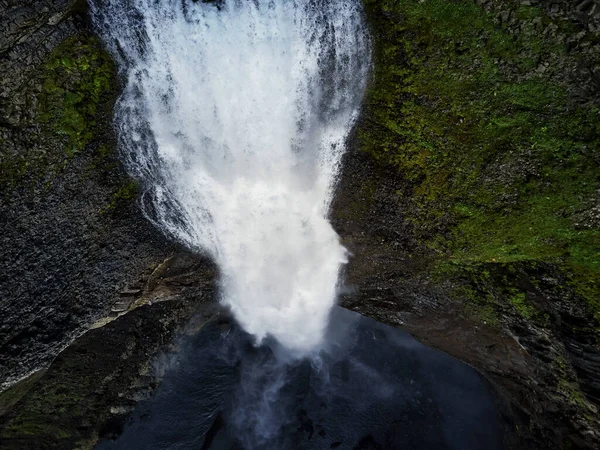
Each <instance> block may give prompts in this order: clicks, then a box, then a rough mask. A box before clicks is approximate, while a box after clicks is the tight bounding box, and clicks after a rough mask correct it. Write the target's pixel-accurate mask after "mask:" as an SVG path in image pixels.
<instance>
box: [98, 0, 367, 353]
mask: <svg viewBox="0 0 600 450" xmlns="http://www.w3.org/2000/svg"><path fill="white" fill-rule="evenodd" d="M92 11H93V15H94V20H95V22H96V24H97V25H98V26H99V28H100V29H101V30H102V33H103V35H104V37H105V42H106V43H107V44H108V46H109V48H110V49H111V51H112V52H113V54H114V55H115V56H117V58H118V60H119V61H120V67H121V69H122V73H123V75H124V77H126V87H125V91H124V93H123V96H122V98H121V100H120V102H119V105H118V110H117V115H116V124H117V127H118V130H119V137H120V144H121V148H122V152H123V155H124V156H125V160H126V164H127V166H128V168H129V170H130V171H131V172H132V173H133V174H134V175H136V176H137V177H139V178H141V179H143V180H144V181H145V182H146V185H147V186H148V189H149V191H148V193H147V198H150V199H151V202H146V206H147V213H148V216H149V217H150V218H151V219H152V220H154V221H155V222H156V223H157V224H158V225H159V226H160V227H162V228H163V229H164V230H165V231H167V232H168V233H170V234H172V235H173V236H175V237H176V238H177V239H179V240H181V241H182V242H184V243H186V244H187V245H188V246H190V247H192V248H195V249H199V250H202V251H206V252H208V253H209V254H210V255H211V256H212V257H213V258H214V259H215V261H216V262H217V263H218V265H219V267H220V270H221V278H222V300H223V302H224V303H225V304H226V305H228V306H229V307H230V308H231V310H232V312H233V313H234V315H235V317H236V318H237V320H238V321H239V322H240V323H241V325H242V326H243V327H244V328H245V329H246V330H247V331H248V332H250V333H252V334H254V335H255V336H256V337H257V339H258V340H259V341H260V340H262V339H263V338H264V337H266V336H268V335H272V336H273V337H274V338H276V339H277V340H278V341H279V342H280V343H281V344H282V345H283V346H284V347H286V348H287V349H288V350H290V351H293V352H295V353H298V354H305V353H307V352H310V351H313V350H315V349H316V348H318V347H319V344H320V342H321V339H322V336H323V333H324V330H325V327H326V325H327V320H328V315H329V311H330V308H331V307H332V305H333V304H334V301H335V295H336V284H337V279H338V274H339V271H340V267H341V265H342V264H344V263H345V262H346V252H345V250H344V248H343V247H342V246H341V245H340V243H339V239H338V236H337V235H336V233H335V232H334V231H333V229H332V227H331V225H330V224H329V223H328V221H327V219H326V215H327V211H328V208H329V205H330V202H331V196H332V190H333V188H334V185H335V180H336V177H337V174H338V169H339V165H340V158H341V156H342V153H343V149H344V141H345V139H346V137H347V134H348V131H349V129H350V128H351V126H352V124H353V121H354V118H355V116H356V114H357V110H358V107H359V105H360V100H361V97H362V93H363V90H364V84H365V79H366V75H367V70H368V61H369V49H368V39H367V37H366V33H365V31H364V27H363V23H362V14H361V9H360V1H359V0H352V1H344V0H318V1H315V0H312V1H311V0H296V1H286V0H270V1H268V0H255V1H240V0H226V1H224V2H223V3H222V5H221V7H220V8H217V7H216V6H215V5H214V4H205V3H202V2H193V1H191V0H178V1H174V0H170V1H161V2H157V1H152V0H137V1H125V2H124V1H123V0H104V1H102V0H94V1H93V2H92Z"/></svg>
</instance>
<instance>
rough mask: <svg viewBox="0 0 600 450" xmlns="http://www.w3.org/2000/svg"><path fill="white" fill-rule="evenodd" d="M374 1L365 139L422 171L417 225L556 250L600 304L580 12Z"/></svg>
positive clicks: (503, 257)
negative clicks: (578, 61) (580, 71)
mask: <svg viewBox="0 0 600 450" xmlns="http://www.w3.org/2000/svg"><path fill="white" fill-rule="evenodd" d="M365 3H366V6H367V10H368V12H369V17H370V19H371V24H372V28H373V30H374V33H375V34H376V35H377V39H376V46H375V48H376V51H375V54H376V65H375V74H374V83H373V86H372V88H371V89H370V91H369V95H368V98H367V104H366V112H365V116H366V117H367V119H366V120H365V123H364V126H363V127H361V129H360V131H359V134H358V138H359V140H360V143H361V146H362V148H363V149H364V150H366V151H368V152H369V153H371V154H372V155H373V156H374V157H375V158H377V159H378V160H380V161H382V162H383V163H385V164H391V165H393V166H395V167H397V169H398V170H399V171H400V173H401V174H402V175H403V177H404V178H405V179H406V180H408V181H410V183H411V189H410V192H409V195H410V198H411V201H412V203H413V206H412V208H411V209H410V220H411V221H413V222H414V223H415V225H416V226H415V231H416V233H419V234H420V235H421V236H420V237H422V238H424V239H426V240H427V242H428V244H429V245H430V246H431V247H432V248H435V249H437V250H439V251H441V252H443V253H444V254H445V256H446V258H447V259H449V260H451V261H456V262H464V263H471V262H504V263H508V262H516V261H527V260H542V261H553V262H555V263H557V264H559V265H561V266H562V267H564V268H565V270H568V271H569V272H571V273H573V274H574V276H575V278H577V279H578V280H577V286H578V288H580V292H581V293H582V294H583V295H584V296H585V297H586V298H587V300H588V301H589V303H590V305H591V306H592V307H593V308H594V309H595V310H596V311H598V312H599V313H600V303H598V298H599V297H600V296H599V295H598V294H599V293H600V291H598V286H600V284H599V283H600V228H599V225H600V224H598V223H596V222H595V215H594V214H593V210H594V208H595V207H596V206H597V203H598V201H599V198H598V189H599V188H600V169H599V164H598V163H599V162H600V161H599V159H600V154H599V153H598V146H599V145H600V108H599V107H598V103H597V102H596V99H597V98H596V97H589V98H586V99H581V98H579V97H577V96H576V95H575V93H577V92H578V90H577V89H576V88H575V86H573V83H575V81H573V80H572V79H569V77H567V73H568V72H569V71H571V70H572V67H573V64H572V63H573V60H574V59H575V58H576V57H577V55H576V52H574V51H573V49H569V48H568V46H567V44H566V42H565V39H564V38H563V35H562V34H561V31H562V32H564V33H567V34H568V33H569V32H571V33H573V32H574V31H573V27H574V25H573V24H572V23H571V22H569V21H567V20H566V19H565V20H555V19H551V18H550V17H549V16H548V15H546V14H545V13H544V12H543V11H542V10H541V9H539V8H534V7H530V6H521V5H519V4H518V3H517V2H515V3H514V4H513V3H511V2H502V3H503V4H502V11H503V13H502V14H500V18H498V17H497V16H495V15H493V14H490V13H488V12H486V11H484V10H483V9H482V8H481V7H479V6H478V5H477V4H475V3H474V2H472V1H470V0H459V1H449V0H427V1H424V2H418V1H400V2H396V1H387V2H386V1H383V2H379V1H378V2H374V1H373V2H371V1H368V0H367V1H366V2H365ZM506 14H508V16H507V15H506ZM501 17H505V18H506V17H510V18H511V20H512V22H511V24H510V25H509V24H508V23H507V21H506V20H505V21H504V22H503V21H502V20H501ZM552 26H553V27H554V28H552ZM547 30H551V32H547ZM557 30H558V31H557ZM596 57H597V58H598V60H600V54H598V55H596ZM596 62H597V61H596ZM432 224H436V226H434V227H433V232H431V230H432Z"/></svg>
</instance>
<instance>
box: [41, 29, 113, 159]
mask: <svg viewBox="0 0 600 450" xmlns="http://www.w3.org/2000/svg"><path fill="white" fill-rule="evenodd" d="M43 79H44V83H43V89H42V94H41V96H40V102H39V118H40V121H41V122H42V123H44V124H46V126H47V127H48V130H49V131H50V132H51V133H52V134H54V135H57V136H59V137H60V138H61V140H62V141H63V142H64V144H65V151H66V153H67V155H69V156H72V155H73V154H75V153H76V152H78V151H81V150H82V149H83V147H84V146H85V145H86V144H87V143H88V142H89V141H90V140H91V139H92V137H93V136H94V132H95V129H96V115H97V113H98V109H99V106H100V105H101V103H102V101H103V100H106V99H107V98H109V97H112V96H114V86H113V85H112V81H113V79H114V65H113V62H112V60H111V59H110V57H109V56H108V54H107V53H106V52H105V51H104V50H103V49H102V47H101V45H100V43H99V42H98V40H97V38H95V37H92V36H88V35H83V36H75V37H72V38H68V39H67V40H65V41H64V42H63V43H61V44H60V45H59V46H58V47H57V48H56V49H55V50H54V51H53V52H52V54H51V55H50V57H49V58H48V60H47V62H46V63H45V65H44V69H43Z"/></svg>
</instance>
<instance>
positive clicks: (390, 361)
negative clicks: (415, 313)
mask: <svg viewBox="0 0 600 450" xmlns="http://www.w3.org/2000/svg"><path fill="white" fill-rule="evenodd" d="M327 337H328V341H329V342H330V344H331V346H330V348H329V349H327V350H325V351H323V352H322V354H321V356H320V358H318V359H317V360H313V361H309V360H302V361H296V362H289V363H287V364H286V363H281V362H279V361H278V359H277V358H276V357H275V356H274V354H273V351H272V350H271V348H269V347H268V346H262V347H258V348H256V347H254V346H253V345H252V338H251V336H249V335H248V334H246V333H245V332H243V331H242V330H241V329H240V327H239V326H236V325H235V324H234V323H233V322H231V323H223V322H221V323H219V320H212V321H211V322H209V323H208V324H206V325H205V326H204V327H203V328H202V329H201V330H200V332H199V333H198V334H196V335H195V336H194V337H192V338H190V339H189V340H188V341H187V342H185V343H184V344H183V346H182V350H181V352H180V353H178V355H177V356H176V357H174V358H173V359H172V360H171V361H170V362H169V367H170V368H169V369H168V370H167V372H166V374H165V377H164V379H163V381H162V384H161V386H160V387H159V389H158V390H157V392H156V394H155V395H154V396H153V397H152V398H151V399H149V400H147V401H144V402H142V403H140V404H139V405H138V407H137V408H136V410H135V411H134V412H133V414H132V415H131V418H130V419H129V421H128V422H127V424H126V425H125V428H124V431H123V433H122V435H121V436H120V437H119V438H118V439H117V440H115V441H104V442H102V443H101V444H100V445H99V446H98V447H97V450H109V449H122V450H167V449H181V450H184V449H186V450H187V449H189V450H191V449H195V450H196V449H197V450H234V449H237V450H242V449H245V450H259V449H269V450H277V449H290V450H291V449H315V450H316V449H338V450H346V449H348V450H350V449H402V450H476V449H481V450H483V449H485V450H496V449H498V450H499V449H502V448H503V445H502V442H503V433H502V429H503V424H502V423H501V420H502V419H501V415H500V414H499V412H498V409H497V405H496V399H495V397H494V394H493V392H492V390H491V388H490V387H489V385H488V383H486V382H485V381H484V380H483V379H482V378H481V376H480V375H479V374H478V373H477V372H476V371H475V370H474V369H472V368H471V367H469V366H467V365H466V364H464V363H462V362H460V361H458V360H456V359H454V358H452V357H450V356H448V355H447V354H445V353H442V352H439V351H437V350H434V349H431V348H429V347H427V346H424V345H422V344H420V343H419V342H417V341H415V340H414V339H413V338H412V337H411V336H410V335H409V334H408V333H406V332H404V331H402V330H399V329H396V328H392V327H389V326H387V325H383V324H381V323H378V322H376V321H374V320H371V319H368V318H365V317H363V316H360V315H359V314H357V313H354V312H350V311H348V310H345V309H343V308H339V307H335V308H334V309H333V313H332V317H331V322H330V327H329V330H328V333H327Z"/></svg>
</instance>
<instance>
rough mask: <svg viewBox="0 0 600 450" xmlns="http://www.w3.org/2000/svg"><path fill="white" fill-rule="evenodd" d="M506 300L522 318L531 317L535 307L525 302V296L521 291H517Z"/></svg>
mask: <svg viewBox="0 0 600 450" xmlns="http://www.w3.org/2000/svg"><path fill="white" fill-rule="evenodd" d="M508 300H509V301H510V303H511V304H512V305H513V306H514V307H515V309H516V310H517V312H518V313H519V314H520V315H521V316H523V318H525V319H528V320H529V319H531V318H532V317H533V314H534V313H535V308H534V307H533V306H532V305H530V304H529V303H528V302H527V296H526V295H525V294H524V293H523V292H517V293H516V294H514V295H512V296H510V297H509V298H508Z"/></svg>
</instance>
